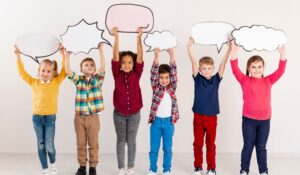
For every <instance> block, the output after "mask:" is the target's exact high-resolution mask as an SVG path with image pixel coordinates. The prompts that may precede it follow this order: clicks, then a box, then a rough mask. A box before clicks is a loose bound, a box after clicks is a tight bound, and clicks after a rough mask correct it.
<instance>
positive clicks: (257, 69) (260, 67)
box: [248, 61, 264, 78]
mask: <svg viewBox="0 0 300 175" xmlns="http://www.w3.org/2000/svg"><path fill="white" fill-rule="evenodd" d="M248 72H249V76H251V77H253V78H261V77H263V74H264V64H263V62H262V61H256V62H252V63H251V64H250V66H249V67H248Z"/></svg>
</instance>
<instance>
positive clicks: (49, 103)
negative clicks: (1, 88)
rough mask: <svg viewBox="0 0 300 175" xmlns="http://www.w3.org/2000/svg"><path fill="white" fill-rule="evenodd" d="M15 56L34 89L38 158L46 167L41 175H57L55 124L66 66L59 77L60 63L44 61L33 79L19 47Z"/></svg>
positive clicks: (33, 102) (25, 79) (22, 72)
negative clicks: (60, 88) (58, 67)
mask: <svg viewBox="0 0 300 175" xmlns="http://www.w3.org/2000/svg"><path fill="white" fill-rule="evenodd" d="M60 53H61V54H62V57H63V62H64V57H65V56H64V54H63V47H62V46H61V48H60ZM15 54H16V56H17V65H18V71H19V74H20V76H21V77H22V79H23V80H24V81H25V82H26V83H28V84H29V86H30V87H31V89H32V113H33V116H32V122H33V127H34V130H35V133H36V137H37V144H38V145H37V147H38V155H39V159H40V163H41V165H42V171H41V175H49V173H50V175H56V174H57V168H56V165H55V162H56V150H55V146H54V136H55V121H56V113H57V97H58V90H59V85H60V84H61V82H62V81H63V80H64V79H65V78H66V76H67V75H66V72H65V68H64V64H62V69H61V71H60V73H59V74H58V72H57V63H56V61H54V60H53V61H52V60H49V59H45V60H43V61H41V62H40V65H39V68H38V78H33V77H31V76H30V75H29V74H28V73H27V72H26V71H25V69H24V65H23V62H22V60H21V56H20V51H19V49H18V48H17V47H16V48H15ZM47 154H48V157H49V159H50V171H49V170H48V162H47Z"/></svg>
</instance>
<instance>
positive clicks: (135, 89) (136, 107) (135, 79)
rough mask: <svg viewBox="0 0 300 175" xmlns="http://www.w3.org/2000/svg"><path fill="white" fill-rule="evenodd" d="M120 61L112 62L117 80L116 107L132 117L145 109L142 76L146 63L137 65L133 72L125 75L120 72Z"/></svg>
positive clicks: (120, 111) (115, 91)
mask: <svg viewBox="0 0 300 175" xmlns="http://www.w3.org/2000/svg"><path fill="white" fill-rule="evenodd" d="M120 68H121V64H120V62H119V61H114V60H112V61H111V69H112V73H113V77H114V79H115V90H114V106H115V109H116V110H117V111H118V112H119V113H121V114H123V115H126V116H128V115H131V114H134V113H136V112H139V111H140V110H141V108H142V107H143V101H142V93H141V88H140V83H139V81H140V78H141V76H142V72H143V68H144V62H143V63H141V64H139V63H137V62H136V63H135V66H134V67H133V70H132V71H131V72H129V73H125V72H124V71H122V70H120Z"/></svg>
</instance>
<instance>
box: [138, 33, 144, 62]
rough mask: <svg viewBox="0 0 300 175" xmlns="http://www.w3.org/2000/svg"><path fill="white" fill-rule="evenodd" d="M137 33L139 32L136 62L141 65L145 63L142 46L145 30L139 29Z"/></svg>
mask: <svg viewBox="0 0 300 175" xmlns="http://www.w3.org/2000/svg"><path fill="white" fill-rule="evenodd" d="M137 31H138V34H137V58H136V62H137V63H139V64H141V63H143V45H142V35H143V30H142V28H138V29H137Z"/></svg>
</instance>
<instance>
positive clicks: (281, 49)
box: [277, 45, 286, 59]
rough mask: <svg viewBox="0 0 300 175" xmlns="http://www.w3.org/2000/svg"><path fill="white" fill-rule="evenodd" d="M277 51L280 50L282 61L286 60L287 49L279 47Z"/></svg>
mask: <svg viewBox="0 0 300 175" xmlns="http://www.w3.org/2000/svg"><path fill="white" fill-rule="evenodd" d="M277 50H278V52H279V54H280V58H281V59H286V53H285V47H284V45H282V46H278V47H277Z"/></svg>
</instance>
